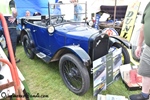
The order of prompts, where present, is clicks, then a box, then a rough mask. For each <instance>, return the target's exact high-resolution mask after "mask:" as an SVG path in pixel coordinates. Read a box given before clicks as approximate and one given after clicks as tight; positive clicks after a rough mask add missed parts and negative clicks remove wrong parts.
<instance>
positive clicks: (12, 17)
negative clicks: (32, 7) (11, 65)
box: [0, 0, 20, 63]
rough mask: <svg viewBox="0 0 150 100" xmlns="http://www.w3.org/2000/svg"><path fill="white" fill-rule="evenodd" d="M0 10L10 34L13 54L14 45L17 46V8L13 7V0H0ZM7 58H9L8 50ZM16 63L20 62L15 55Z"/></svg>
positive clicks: (14, 50) (14, 51)
mask: <svg viewBox="0 0 150 100" xmlns="http://www.w3.org/2000/svg"><path fill="white" fill-rule="evenodd" d="M0 12H1V13H2V14H3V15H4V17H5V19H6V22H7V25H8V29H9V34H10V39H11V43H12V48H13V53H14V56H15V53H16V46H17V36H18V35H17V30H16V26H17V10H16V7H15V2H14V0H1V1H0ZM8 59H9V60H10V56H9V52H8ZM15 60H16V63H18V62H20V59H17V58H16V56H15Z"/></svg>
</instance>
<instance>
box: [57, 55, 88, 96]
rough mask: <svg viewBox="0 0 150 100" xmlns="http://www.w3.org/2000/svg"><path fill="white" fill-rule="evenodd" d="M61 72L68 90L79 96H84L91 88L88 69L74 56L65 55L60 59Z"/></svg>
mask: <svg viewBox="0 0 150 100" xmlns="http://www.w3.org/2000/svg"><path fill="white" fill-rule="evenodd" d="M59 71H60V74H61V77H62V79H63V81H64V83H65V85H66V86H67V88H68V89H69V90H70V91H72V92H73V93H75V94H77V95H83V94H85V93H86V92H87V90H88V89H89V87H90V77H89V73H88V70H87V68H86V67H85V66H84V65H83V63H82V62H81V60H79V58H77V57H76V56H75V55H73V54H65V55H63V56H62V57H61V58H60V61H59Z"/></svg>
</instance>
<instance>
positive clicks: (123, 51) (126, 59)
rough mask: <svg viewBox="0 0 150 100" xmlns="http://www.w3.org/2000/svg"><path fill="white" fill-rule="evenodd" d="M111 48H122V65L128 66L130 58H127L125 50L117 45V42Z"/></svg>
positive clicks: (120, 45)
mask: <svg viewBox="0 0 150 100" xmlns="http://www.w3.org/2000/svg"><path fill="white" fill-rule="evenodd" d="M113 46H114V47H116V48H122V56H123V58H124V61H123V64H129V63H130V56H129V53H128V51H127V49H126V48H125V47H124V46H123V45H122V44H120V43H117V42H115V43H114V44H113Z"/></svg>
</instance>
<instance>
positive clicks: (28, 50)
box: [23, 35, 35, 59]
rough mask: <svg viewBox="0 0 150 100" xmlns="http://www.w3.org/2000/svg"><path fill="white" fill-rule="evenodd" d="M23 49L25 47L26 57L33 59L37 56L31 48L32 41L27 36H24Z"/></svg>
mask: <svg viewBox="0 0 150 100" xmlns="http://www.w3.org/2000/svg"><path fill="white" fill-rule="evenodd" d="M23 47H24V51H25V53H26V55H27V56H28V58H30V59H33V58H34V56H35V54H34V53H33V51H32V50H31V49H32V47H31V43H30V39H29V37H28V36H27V35H24V36H23Z"/></svg>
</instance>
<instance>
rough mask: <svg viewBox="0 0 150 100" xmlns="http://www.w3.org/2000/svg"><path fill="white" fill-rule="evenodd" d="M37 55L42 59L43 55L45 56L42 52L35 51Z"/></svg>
mask: <svg viewBox="0 0 150 100" xmlns="http://www.w3.org/2000/svg"><path fill="white" fill-rule="evenodd" d="M36 55H37V57H39V58H41V59H43V58H44V57H46V55H45V54H44V53H42V52H39V53H36Z"/></svg>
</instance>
